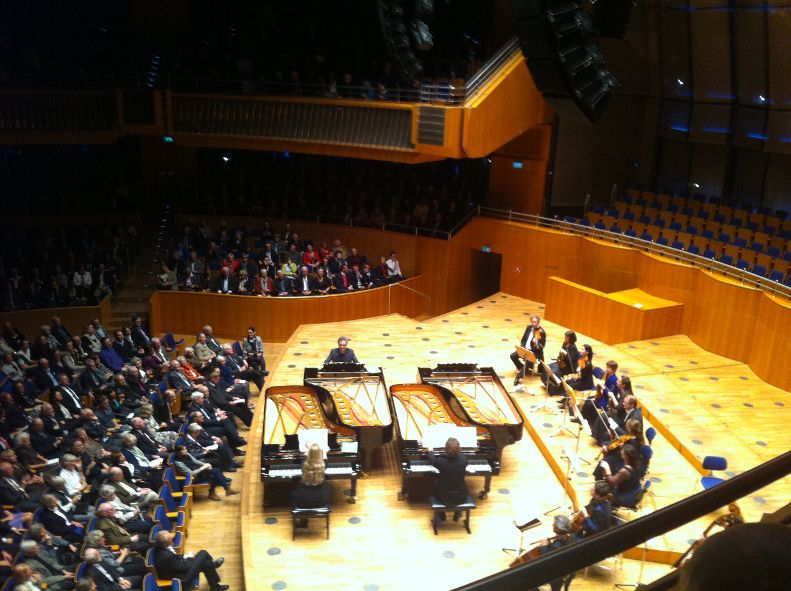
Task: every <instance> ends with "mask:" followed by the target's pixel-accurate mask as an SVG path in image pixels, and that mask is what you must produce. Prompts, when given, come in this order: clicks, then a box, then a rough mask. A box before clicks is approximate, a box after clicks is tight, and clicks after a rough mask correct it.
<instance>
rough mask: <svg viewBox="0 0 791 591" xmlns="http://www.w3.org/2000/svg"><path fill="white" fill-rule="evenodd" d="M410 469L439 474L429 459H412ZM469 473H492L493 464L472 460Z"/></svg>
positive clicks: (468, 465)
mask: <svg viewBox="0 0 791 591" xmlns="http://www.w3.org/2000/svg"><path fill="white" fill-rule="evenodd" d="M409 471H410V472H415V473H423V474H432V473H433V474H437V473H438V472H439V470H437V469H436V468H435V467H434V466H432V465H431V463H430V462H429V461H428V460H412V461H410V462H409ZM466 472H467V474H491V473H492V466H491V464H489V462H487V461H486V460H470V461H469V462H468V464H467V469H466Z"/></svg>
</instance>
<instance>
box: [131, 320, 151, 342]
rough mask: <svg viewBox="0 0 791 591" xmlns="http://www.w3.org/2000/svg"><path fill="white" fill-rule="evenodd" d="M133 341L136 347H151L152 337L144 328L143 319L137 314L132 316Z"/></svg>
mask: <svg viewBox="0 0 791 591" xmlns="http://www.w3.org/2000/svg"><path fill="white" fill-rule="evenodd" d="M132 340H133V341H134V343H135V345H137V346H138V347H142V348H143V349H145V348H146V347H149V346H151V337H150V336H149V335H148V331H147V330H146V329H145V327H144V326H143V319H142V318H140V316H138V315H136V314H135V315H134V316H132Z"/></svg>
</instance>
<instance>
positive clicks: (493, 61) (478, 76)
mask: <svg viewBox="0 0 791 591" xmlns="http://www.w3.org/2000/svg"><path fill="white" fill-rule="evenodd" d="M517 51H522V50H521V48H520V46H519V38H518V37H511V38H510V39H509V40H508V41H507V42H506V44H505V45H503V46H502V47H501V48H500V49H499V50H498V51H497V53H495V54H494V55H493V56H492V57H490V58H489V59H488V60H487V61H486V63H485V64H483V66H481V69H480V70H478V71H477V72H475V74H473V75H472V77H471V78H470V79H469V80H468V81H467V83H466V84H465V85H464V100H465V101H467V100H469V99H470V98H472V97H473V96H475V94H476V93H477V92H478V91H479V90H480V89H481V88H483V86H484V85H485V84H486V83H487V82H488V81H489V80H490V79H491V78H492V76H493V75H494V73H495V72H497V70H499V69H500V66H502V65H503V64H504V63H505V62H507V61H508V60H509V59H510V58H511V57H512V56H513V55H514V54H515V53H516V52H517Z"/></svg>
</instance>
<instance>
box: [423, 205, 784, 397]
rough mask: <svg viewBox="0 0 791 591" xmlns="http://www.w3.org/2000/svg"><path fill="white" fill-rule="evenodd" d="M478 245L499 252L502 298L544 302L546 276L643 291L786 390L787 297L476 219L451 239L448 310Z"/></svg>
mask: <svg viewBox="0 0 791 591" xmlns="http://www.w3.org/2000/svg"><path fill="white" fill-rule="evenodd" d="M484 245H486V246H489V247H490V248H491V250H492V252H496V253H500V254H502V255H503V263H502V270H501V280H500V281H501V283H500V289H501V290H502V291H504V292H506V293H510V294H514V295H518V296H522V297H526V298H529V299H533V300H536V301H539V302H546V295H547V285H548V282H549V277H551V276H558V277H562V278H564V279H567V280H569V281H573V282H575V283H580V284H582V285H586V286H588V287H592V288H594V289H597V290H599V291H604V292H612V291H620V290H623V289H631V288H639V289H642V290H643V291H645V292H647V293H649V294H651V295H655V296H659V297H661V298H665V299H668V300H673V301H675V302H679V303H683V304H684V313H683V317H682V321H681V332H682V333H683V334H686V335H688V336H689V337H690V338H691V339H692V340H693V341H694V342H695V343H697V344H698V345H700V346H701V347H703V348H704V349H707V350H708V351H711V352H713V353H716V354H718V355H723V356H725V357H729V358H730V359H735V360H737V361H741V362H744V363H747V364H749V366H750V368H751V369H752V370H753V371H754V372H755V373H756V374H757V375H758V376H759V377H760V378H761V379H763V380H765V381H766V382H769V383H770V384H773V385H775V386H777V387H779V388H783V389H785V390H791V364H787V363H784V362H783V358H782V357H781V356H780V355H781V354H782V352H783V351H784V349H785V339H786V337H787V333H788V327H789V326H791V302H789V301H787V300H782V299H779V298H776V297H773V296H770V295H767V294H766V293H764V292H762V291H761V290H758V289H754V288H750V287H746V286H744V285H741V284H738V283H736V282H733V281H731V280H729V279H726V278H725V277H723V276H721V275H717V274H715V273H710V272H708V271H705V270H703V269H701V268H699V267H692V266H690V265H687V264H683V263H680V262H678V261H674V260H672V259H669V258H665V257H659V256H655V255H650V254H647V253H644V252H641V251H638V250H635V249H633V248H628V247H624V246H621V245H616V244H611V243H607V242H604V241H600V240H593V239H589V238H585V237H582V236H577V235H573V234H565V233H562V232H560V231H556V230H549V229H542V228H536V227H533V226H528V225H525V224H519V223H516V222H508V221H499V220H493V219H486V218H475V219H474V220H472V222H471V223H470V224H468V225H467V226H466V227H465V228H464V229H463V230H462V231H461V232H460V233H459V234H458V235H457V236H455V237H454V238H453V240H451V242H450V251H449V253H448V261H449V262H450V263H451V267H452V268H450V269H449V270H448V275H447V289H446V292H447V297H446V298H445V299H444V300H443V302H444V304H445V305H446V306H447V309H449V310H452V309H455V308H458V307H461V306H463V305H466V304H468V303H470V301H471V300H472V297H471V294H472V290H471V287H470V283H471V282H470V278H469V269H470V268H471V261H472V257H471V254H470V253H471V251H472V250H480V248H481V247H482V246H484ZM435 313H436V312H435ZM570 328H574V327H570Z"/></svg>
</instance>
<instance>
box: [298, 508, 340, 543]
mask: <svg viewBox="0 0 791 591" xmlns="http://www.w3.org/2000/svg"><path fill="white" fill-rule="evenodd" d="M330 513H332V509H330V508H329V507H316V508H310V509H307V508H303V507H294V508H293V509H291V540H292V541H293V540H296V539H297V529H301V528H304V529H307V526H309V525H310V520H311V519H312V518H323V519H324V524H325V526H326V528H327V537H326V539H328V540H329V539H330ZM302 520H305V521H306V523H307V525H306V526H301V525H300V521H302Z"/></svg>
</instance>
